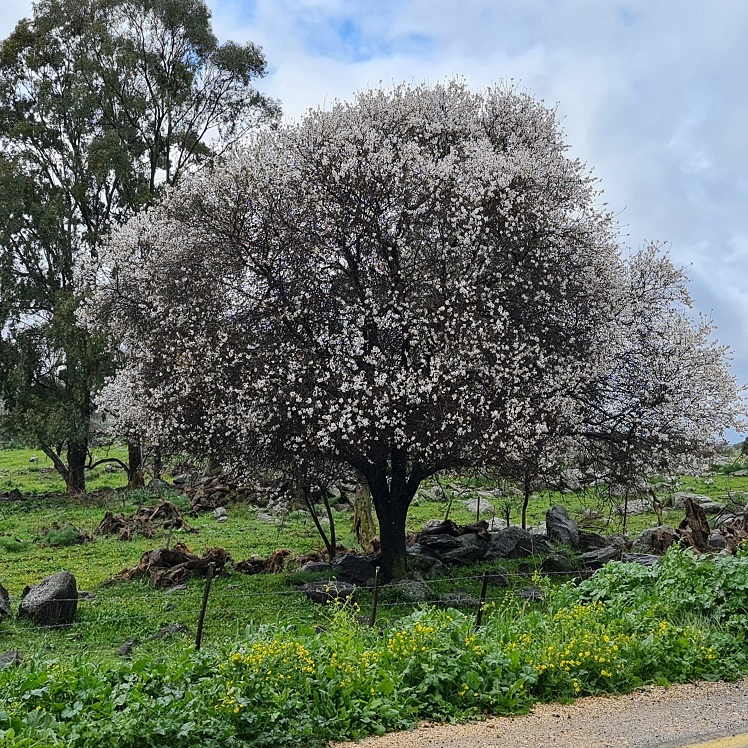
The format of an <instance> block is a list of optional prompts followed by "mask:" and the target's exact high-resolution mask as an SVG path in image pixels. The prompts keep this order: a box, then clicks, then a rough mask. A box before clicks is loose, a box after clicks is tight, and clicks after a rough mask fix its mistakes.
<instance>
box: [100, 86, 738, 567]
mask: <svg viewBox="0 0 748 748" xmlns="http://www.w3.org/2000/svg"><path fill="white" fill-rule="evenodd" d="M598 203H599V193H598V191H597V186H596V183H595V181H594V180H593V178H592V177H591V176H590V174H589V172H588V171H587V169H586V167H585V166H584V164H582V163H580V162H579V161H577V160H574V159H571V158H569V157H568V155H567V146H566V145H565V143H564V141H563V137H562V133H561V131H560V128H559V126H558V123H557V121H556V118H555V115H554V113H553V112H552V111H550V110H548V109H547V108H545V107H544V106H543V105H542V104H541V103H539V102H537V101H535V100H533V99H532V97H530V96H529V95H528V94H526V93H524V92H521V91H518V90H516V89H514V88H511V87H505V86H498V87H495V88H492V89H490V90H488V91H486V92H484V93H474V92H471V91H470V90H469V89H468V88H467V86H466V85H464V84H463V83H462V82H459V81H452V82H449V83H446V84H443V85H437V86H433V87H429V86H418V87H410V86H398V87H396V88H394V89H393V90H372V91H368V92H365V93H362V94H360V95H359V96H358V97H357V98H356V100H355V101H354V102H353V103H336V104H335V105H334V106H333V107H332V108H331V109H330V111H319V110H318V111H312V112H310V113H309V114H308V115H307V116H306V118H305V119H304V120H303V121H302V122H301V123H300V124H298V125H291V126H288V127H283V128H279V129H278V130H275V131H264V132H257V133H254V134H253V135H252V138H251V142H250V143H249V145H248V146H247V147H246V148H242V149H239V150H236V151H235V152H234V153H232V154H231V155H230V156H229V157H228V158H227V159H226V161H225V163H221V164H217V165H216V166H215V168H213V169H212V170H210V171H205V172H203V173H201V174H199V175H196V176H195V177H194V178H192V179H190V180H188V181H187V180H185V182H183V183H182V184H181V185H180V186H178V187H177V188H175V189H174V190H172V191H171V192H170V193H169V194H168V196H167V197H166V199H165V200H164V201H163V203H162V204H160V205H158V206H156V207H153V208H151V209H149V210H148V211H146V212H144V213H142V214H140V215H139V216H138V217H136V218H135V219H133V220H132V221H130V222H129V223H128V224H127V225H126V226H125V227H124V228H123V229H122V230H121V231H119V232H118V233H117V235H116V236H114V237H113V238H112V241H111V242H110V243H109V244H108V245H107V246H106V248H105V250H104V251H103V252H102V254H101V257H100V262H99V264H98V265H96V266H95V267H93V268H91V273H90V277H89V280H90V282H91V283H92V284H93V285H94V286H95V287H96V292H95V295H94V301H93V304H92V306H91V307H89V308H88V310H87V319H88V324H89V325H92V326H93V327H97V326H100V325H105V326H106V327H107V328H108V329H109V330H110V331H111V333H112V335H113V336H114V338H115V339H118V340H121V341H122V346H123V350H124V351H126V353H127V364H126V366H125V367H124V368H123V369H122V370H120V372H118V374H117V375H116V376H115V377H114V379H113V380H111V381H110V383H109V385H108V386H107V388H106V389H105V391H104V398H105V400H106V401H107V402H108V403H111V404H114V405H116V407H118V408H119V411H120V414H121V417H122V418H123V420H124V422H128V421H132V422H137V423H139V424H141V426H143V427H144V428H146V430H148V431H149V432H150V433H151V434H152V435H153V438H156V435H157V438H158V439H161V440H166V441H168V442H171V443H172V444H174V445H180V446H182V447H184V448H187V449H188V450H191V451H197V452H201V451H202V452H208V453H211V452H212V453H213V454H215V455H220V456H221V457H222V459H224V460H225V459H230V458H233V459H234V460H235V461H236V462H237V463H241V462H244V461H246V460H247V459H248V458H255V459H257V460H259V461H261V462H263V463H264V464H275V465H279V466H282V465H284V464H289V463H293V462H299V461H302V462H303V461H305V460H311V459H320V458H323V459H326V460H332V461H338V462H343V463H346V464H348V465H350V466H352V467H353V468H355V469H356V470H357V471H358V472H359V473H360V474H361V475H362V476H363V477H364V478H365V480H366V481H367V482H368V484H369V487H370V490H371V495H372V500H373V503H374V506H375V509H376V512H377V516H378V519H379V525H380V534H381V540H382V565H383V571H384V573H385V575H386V576H388V577H392V576H396V575H398V574H401V573H402V572H403V571H404V565H405V558H406V555H405V519H406V515H407V511H408V507H409V505H410V502H411V501H412V499H413V496H414V495H415V492H416V489H417V488H418V485H419V483H420V482H421V481H422V480H423V479H424V478H426V477H428V476H430V475H433V474H435V473H437V472H438V471H441V470H446V469H461V468H465V467H468V466H474V465H493V466H498V467H499V469H501V468H502V467H504V468H506V469H507V470H509V469H511V467H512V465H516V464H517V463H519V462H521V460H522V459H523V457H524V456H525V455H526V454H527V452H528V451H529V450H533V449H537V447H538V444H541V443H543V440H546V441H549V440H550V439H551V438H552V439H553V440H560V439H568V440H573V439H581V438H583V436H584V435H586V436H587V437H588V438H592V437H595V438H608V439H610V438H611V437H610V434H611V433H613V431H614V429H613V422H612V421H611V420H610V419H609V418H607V415H606V417H603V416H602V415H600V414H601V413H605V414H607V413H608V410H610V409H612V408H613V403H614V402H615V401H616V397H617V395H616V394H615V390H616V387H617V383H618V382H619V381H622V380H621V377H620V375H619V374H618V373H617V372H615V371H612V370H611V356H610V352H611V351H613V350H615V351H620V356H617V357H614V359H613V360H614V361H615V363H616V365H618V364H620V365H623V363H622V362H623V360H624V359H626V358H627V357H629V358H630V359H631V363H632V365H633V363H634V362H633V357H634V356H635V355H637V354H638V352H639V351H638V350H637V351H634V350H633V349H631V350H630V351H629V350H628V349H627V348H626V346H627V343H626V342H625V341H627V340H631V339H632V335H634V333H633V331H632V330H633V328H632V327H631V325H630V324H629V317H634V318H636V319H639V318H640V317H639V316H638V315H639V312H638V311H637V310H636V309H634V307H633V306H632V301H631V296H632V295H631V283H630V278H631V276H632V273H633V271H634V267H635V266H634V265H631V264H627V263H625V262H624V261H623V260H622V259H621V256H620V254H619V251H618V245H617V236H616V233H615V226H614V224H613V221H612V219H611V216H610V214H609V213H608V212H607V211H606V210H605V209H604V208H602V207H600V206H599V204H598ZM641 303H642V308H643V309H644V312H645V315H646V314H648V313H649V312H648V310H647V308H646V299H642V302H641ZM664 303H665V305H666V306H667V305H668V303H669V301H668V300H667V299H665V301H664ZM655 316H656V314H655ZM681 319H682V320H686V318H685V317H682V318H681ZM637 330H638V328H637ZM641 332H642V333H643V334H644V336H645V337H646V324H645V325H643V326H642V327H641ZM664 339H667V334H665V335H664ZM655 344H657V343H656V341H655ZM691 345H693V346H696V347H697V348H698V347H699V345H701V346H702V347H703V345H704V341H703V339H698V338H696V339H694V338H691ZM715 355H716V363H715V366H716V367H717V368H718V369H719V371H720V372H724V352H721V349H717V352H716V354H715ZM719 367H722V368H719ZM641 379H642V382H643V384H644V387H645V389H646V387H648V386H649V383H650V381H652V380H651V379H650V377H648V376H642V377H641ZM705 384H707V383H705ZM713 386H714V387H715V388H716V387H718V386H720V387H724V388H726V389H725V393H724V395H723V396H722V398H721V399H719V398H717V397H715V401H714V402H715V404H718V403H719V404H721V409H720V410H719V411H718V412H715V414H714V415H713V417H712V419H711V421H710V422H709V424H708V426H709V427H710V428H712V429H719V428H722V427H724V426H726V425H729V423H730V422H731V421H732V419H733V417H734V415H735V410H734V408H733V406H734V404H735V401H736V397H737V392H736V389H735V385H734V381H733V380H731V379H730V377H729V375H727V374H726V372H724V373H723V376H721V378H718V379H717V380H714V385H713ZM630 395H631V397H636V395H637V391H636V388H635V386H634V385H632V387H631V392H630ZM621 397H623V396H622V395H621ZM605 398H608V399H607V401H605V403H604V402H603V401H604V400H605ZM639 402H640V404H641V407H642V408H645V409H646V407H647V406H648V401H647V400H646V398H640V400H639ZM673 407H674V408H676V409H677V407H678V403H677V399H676V400H675V401H674V403H673ZM606 409H607V410H606ZM595 414H597V418H598V420H597V421H596V422H595V425H596V427H597V433H593V431H594V429H593V428H592V426H591V425H590V418H592V417H593V415H595ZM688 417H689V416H688V414H687V413H684V414H683V418H684V419H688ZM707 430H709V429H701V430H699V434H698V435H699V437H703V438H707V434H706V431H707ZM711 435H712V434H709V435H708V436H709V437H710V436H711Z"/></svg>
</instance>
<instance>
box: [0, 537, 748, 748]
mask: <svg viewBox="0 0 748 748" xmlns="http://www.w3.org/2000/svg"><path fill="white" fill-rule="evenodd" d="M534 581H536V582H537V583H539V584H541V586H542V587H543V588H544V592H545V595H544V598H543V600H542V601H540V602H534V603H528V602H526V601H522V600H520V599H518V598H517V597H516V596H514V595H512V594H511V593H508V592H504V593H502V595H500V596H497V598H496V599H495V600H494V601H493V602H492V603H491V604H489V606H488V607H487V610H486V611H485V616H484V625H483V626H482V627H481V628H480V629H479V630H478V631H475V629H474V618H473V615H472V614H471V613H465V612H460V611H457V610H453V609H447V610H436V609H433V608H429V607H423V608H421V609H418V610H415V611H412V612H410V613H409V614H408V615H405V616H402V617H400V619H399V620H397V621H396V622H395V621H393V622H391V623H390V625H389V626H387V627H386V628H385V629H384V630H380V629H379V628H369V627H368V626H364V625H362V624H361V623H360V622H359V621H358V620H357V618H356V615H355V614H356V611H355V610H351V609H348V608H335V607H332V608H327V609H323V613H322V614H321V618H320V623H321V625H311V624H305V623H303V622H296V623H295V624H293V625H290V624H282V623H277V622H276V623H275V624H274V625H271V626H262V625H257V624H254V623H253V624H251V625H248V626H246V627H244V629H241V630H237V631H235V632H233V633H229V632H227V637H226V639H225V640H224V641H223V642H221V643H220V644H218V645H217V646H212V647H210V648H209V649H207V650H206V651H204V652H202V653H200V654H196V653H194V652H190V651H189V647H188V645H187V643H186V641H185V640H182V642H181V649H180V648H177V647H174V648H172V650H171V651H170V652H169V657H168V659H166V658H164V656H163V651H161V652H158V653H157V652H152V651H150V650H141V651H139V652H138V653H137V654H136V655H135V656H133V659H132V660H131V661H130V660H119V661H113V662H111V663H109V666H108V667H107V668H102V667H99V666H97V664H96V663H95V662H94V661H92V659H91V658H90V657H87V656H80V657H77V658H68V659H59V658H54V657H53V656H52V655H50V654H49V653H46V654H44V655H43V656H40V657H38V658H35V659H33V660H32V661H30V662H28V663H27V664H25V665H23V666H21V667H19V668H16V669H8V670H4V671H0V740H3V741H4V742H3V745H7V746H9V748H31V746H37V745H45V746H48V747H49V748H63V746H64V747H65V748H88V747H89V746H97V745H102V744H104V745H108V746H114V747H115V748H138V747H139V746H141V745H168V746H170V748H188V746H189V748H218V747H219V746H222V745H242V746H246V748H271V746H287V747H290V746H298V747H299V748H301V747H302V746H304V747H305V748H322V746H323V745H325V744H326V743H327V741H329V740H334V739H338V740H339V739H347V738H359V737H363V736H365V735H367V734H372V733H377V734H382V733H384V732H386V731H388V730H395V729H403V728H408V727H412V726H413V725H415V724H416V723H417V722H418V721H419V720H422V719H427V720H440V721H445V720H465V719H475V718H481V717H483V716H485V715H488V714H513V713H518V712H523V711H527V710H528V709H529V708H530V707H531V706H532V705H533V704H534V703H536V702H538V701H558V700H562V701H563V700H571V699H573V698H576V697H577V696H582V695H587V694H598V693H623V692H627V691H630V690H631V689H633V688H636V687H638V686H641V685H643V684H646V683H653V682H656V683H660V684H668V683H672V682H685V681H692V680H697V679H709V680H714V679H735V678H738V677H740V676H741V675H744V674H745V673H746V672H747V671H748V640H747V638H746V636H747V635H746V631H748V628H747V626H746V623H747V620H746V619H747V618H748V606H747V605H746V599H745V594H744V593H745V590H746V588H748V557H746V556H744V555H739V556H738V557H737V558H735V557H725V556H722V557H719V556H718V557H714V558H711V557H705V558H697V557H695V556H694V555H693V554H691V553H690V552H683V551H679V550H676V549H672V550H671V551H670V552H669V553H668V554H667V555H666V556H665V557H664V559H663V561H662V563H661V564H659V565H658V566H657V567H655V568H653V569H646V568H643V567H640V566H636V565H634V564H612V565H609V566H608V567H606V569H605V570H604V571H603V572H601V573H599V574H596V575H594V576H593V577H592V578H591V579H589V580H587V581H585V582H582V583H581V584H579V585H572V584H567V585H561V586H558V585H552V584H550V583H548V582H547V581H543V580H540V579H536V580H534ZM278 592H280V589H278V590H276V593H278ZM276 605H278V602H277V600H276ZM59 635H62V634H59V633H58V636H59ZM51 646H54V642H53V643H52V644H51Z"/></svg>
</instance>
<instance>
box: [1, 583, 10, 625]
mask: <svg viewBox="0 0 748 748" xmlns="http://www.w3.org/2000/svg"><path fill="white" fill-rule="evenodd" d="M9 617H10V595H9V594H8V590H6V589H5V587H3V585H2V584H0V621H2V620H3V618H9Z"/></svg>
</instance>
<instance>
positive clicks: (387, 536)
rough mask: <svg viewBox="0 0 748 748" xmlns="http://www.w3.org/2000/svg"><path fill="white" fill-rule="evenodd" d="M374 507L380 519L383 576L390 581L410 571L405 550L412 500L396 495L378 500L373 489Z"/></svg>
mask: <svg viewBox="0 0 748 748" xmlns="http://www.w3.org/2000/svg"><path fill="white" fill-rule="evenodd" d="M372 499H373V500H374V508H375V509H376V512H377V520H378V521H379V540H380V542H381V544H382V545H381V550H382V565H381V574H382V578H383V579H384V580H385V581H386V582H389V581H391V580H392V579H399V578H401V577H404V576H405V575H406V574H407V573H408V554H407V553H406V552H405V521H406V519H407V517H408V506H409V505H410V501H409V500H406V499H405V497H402V498H400V500H398V499H399V497H394V498H393V499H391V500H390V498H389V497H388V498H387V500H386V501H378V500H377V496H376V494H375V492H374V491H372Z"/></svg>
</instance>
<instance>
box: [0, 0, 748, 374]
mask: <svg viewBox="0 0 748 748" xmlns="http://www.w3.org/2000/svg"><path fill="white" fill-rule="evenodd" d="M208 6H209V7H210V8H211V10H212V12H213V26H214V30H215V32H216V34H217V36H218V37H219V38H220V39H221V40H227V39H232V40H234V41H237V42H243V41H247V40H251V41H253V42H255V43H257V44H259V45H260V46H261V47H262V48H263V49H264V51H265V55H266V57H267V61H268V75H267V76H266V78H264V79H263V80H262V81H260V82H259V84H258V87H259V88H260V89H261V90H262V91H263V93H266V94H269V95H271V96H273V97H275V98H277V99H279V100H280V102H281V104H282V106H283V110H284V116H285V118H286V120H287V121H293V120H298V119H299V118H300V117H301V116H302V115H303V113H304V112H305V111H306V110H308V109H309V108H312V107H323V108H325V107H328V108H329V106H330V104H331V102H333V101H334V100H335V99H351V98H352V97H353V95H354V94H355V92H356V91H358V90H362V89H366V88H369V87H376V86H379V85H380V84H383V85H385V86H390V85H393V84H397V83H401V82H403V81H405V82H408V83H412V84H420V83H422V82H427V83H436V82H439V81H443V80H445V79H447V78H451V77H454V76H461V77H463V78H465V80H466V81H467V83H468V84H469V85H470V86H471V87H472V88H475V89H481V88H485V87H486V86H489V85H491V84H493V83H498V82H501V81H505V80H510V79H513V80H514V81H515V83H517V84H518V85H519V86H521V87H522V88H524V89H526V90H528V91H529V92H530V93H532V94H533V95H534V96H535V97H537V98H539V99H542V100H544V101H545V103H546V104H547V105H548V106H550V107H555V108H556V109H557V111H558V116H559V118H560V119H561V122H562V126H563V129H564V131H565V133H566V139H567V142H568V144H569V145H570V154H571V155H572V156H575V157H579V158H581V159H582V160H583V161H585V162H587V164H588V166H589V167H590V168H592V169H593V171H594V174H595V175H596V176H597V177H598V178H599V179H600V186H601V187H602V189H603V190H604V196H603V200H604V201H605V202H606V203H607V204H608V207H609V208H610V210H612V211H613V213H614V214H615V215H616V217H617V220H618V222H619V224H620V232H621V242H622V245H623V246H624V248H626V249H631V250H636V249H639V248H640V247H642V246H644V245H645V244H647V243H649V242H652V241H655V242H662V243H665V244H666V245H667V246H668V247H669V251H670V254H671V256H672V258H673V260H674V261H675V263H676V264H678V265H682V266H685V267H686V268H687V271H688V275H689V277H690V278H691V293H692V296H693V298H694V302H695V308H696V309H697V310H699V311H700V312H703V313H704V314H706V315H707V316H710V317H711V318H712V319H713V320H714V322H715V323H716V325H717V328H718V331H717V333H716V337H717V338H718V339H719V340H720V341H721V342H723V343H725V344H727V345H729V346H730V347H731V348H732V350H733V352H734V364H733V371H734V373H735V374H736V376H737V377H738V379H739V380H740V381H741V382H743V383H748V209H747V208H748V146H747V140H748V2H745V1H744V0H711V1H710V2H709V3H706V2H703V0H458V1H455V0H208ZM30 14H31V3H30V2H28V0H3V1H2V3H1V4H0V38H4V37H5V36H7V35H8V33H9V32H10V31H11V30H12V28H13V26H14V24H15V22H16V21H17V20H18V19H20V18H22V17H24V16H29V15H30Z"/></svg>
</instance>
